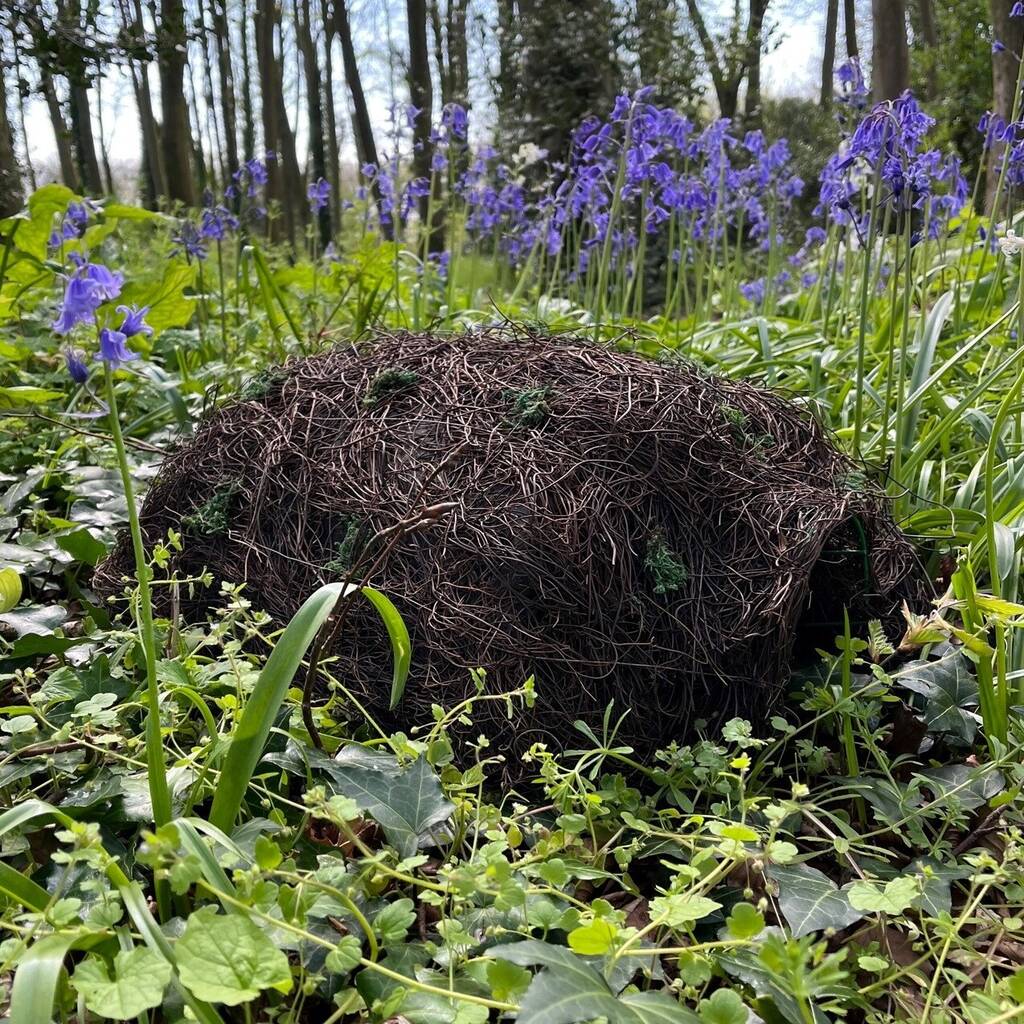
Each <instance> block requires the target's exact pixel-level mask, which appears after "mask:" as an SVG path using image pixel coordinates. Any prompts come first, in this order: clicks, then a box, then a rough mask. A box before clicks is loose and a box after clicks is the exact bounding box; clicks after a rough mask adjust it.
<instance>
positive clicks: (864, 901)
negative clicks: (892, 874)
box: [849, 875, 921, 914]
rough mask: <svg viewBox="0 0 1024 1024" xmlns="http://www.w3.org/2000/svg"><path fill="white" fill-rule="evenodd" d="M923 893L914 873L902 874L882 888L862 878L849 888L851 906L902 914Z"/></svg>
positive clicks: (883, 912) (875, 911) (869, 911)
mask: <svg viewBox="0 0 1024 1024" xmlns="http://www.w3.org/2000/svg"><path fill="white" fill-rule="evenodd" d="M920 894H921V887H920V885H919V883H918V880H917V878H915V877H914V876H913V875H901V876H900V877H899V878H894V879H892V880H891V881H889V882H886V883H885V888H884V889H880V888H879V887H878V886H877V885H876V884H875V883H874V882H869V881H865V880H861V881H858V882H854V883H853V884H852V885H851V886H850V889H849V899H850V906H851V907H853V908H854V909H856V910H864V911H866V912H868V913H874V914H902V913H903V912H904V911H905V910H907V909H908V908H909V907H910V905H911V904H912V903H913V902H914V900H916V899H917V897H918V896H919V895H920Z"/></svg>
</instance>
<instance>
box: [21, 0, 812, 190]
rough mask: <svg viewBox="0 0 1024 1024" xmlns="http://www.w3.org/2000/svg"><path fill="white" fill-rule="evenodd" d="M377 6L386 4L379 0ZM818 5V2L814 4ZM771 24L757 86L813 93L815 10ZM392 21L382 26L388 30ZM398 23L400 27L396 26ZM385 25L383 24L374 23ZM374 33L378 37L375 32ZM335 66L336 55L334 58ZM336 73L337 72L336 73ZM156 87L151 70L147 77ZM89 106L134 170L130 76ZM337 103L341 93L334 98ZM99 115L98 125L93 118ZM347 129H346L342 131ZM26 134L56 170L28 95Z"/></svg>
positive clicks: (376, 110)
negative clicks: (769, 43)
mask: <svg viewBox="0 0 1024 1024" xmlns="http://www.w3.org/2000/svg"><path fill="white" fill-rule="evenodd" d="M381 6H382V8H383V7H384V6H386V5H381ZM813 6H818V5H816V4H815V5H813ZM775 23H776V25H777V28H776V32H775V37H774V40H773V43H772V49H771V51H770V52H769V53H768V54H766V55H765V57H764V60H763V64H762V88H763V90H764V93H765V95H767V96H774V97H782V96H794V95H798V96H799V95H804V96H808V95H815V94H816V91H817V81H818V75H819V74H820V61H821V46H822V33H823V18H822V16H821V14H820V13H815V12H813V10H812V12H811V13H810V14H808V13H807V10H806V8H805V9H804V10H802V11H800V13H799V14H791V13H788V12H787V11H786V9H785V8H782V13H781V14H779V15H778V16H777V17H776V19H775ZM392 27H393V26H386V28H387V29H391V28H392ZM399 27H400V26H399ZM377 28H378V29H384V28H385V27H384V26H377ZM378 38H380V37H379V36H378ZM374 60H375V62H376V63H377V64H378V66H379V65H380V64H381V63H382V62H381V60H380V57H379V55H378V56H377V57H376V58H373V59H371V60H367V62H366V63H367V65H368V66H370V67H371V73H370V74H369V75H368V76H367V77H368V82H367V86H368V90H367V91H368V102H369V104H370V107H371V117H372V120H373V121H374V123H377V124H380V123H383V121H384V120H385V119H386V117H387V111H388V108H389V103H390V96H389V89H388V86H387V76H386V74H385V73H383V72H382V73H380V74H379V75H377V76H374V75H373V73H372V63H373V62H374ZM337 65H338V67H339V70H340V58H337ZM339 77H340V76H339ZM152 82H153V85H154V87H156V75H155V73H154V74H153V76H152ZM90 100H91V103H92V109H93V111H94V125H93V127H94V131H95V132H96V134H97V135H99V133H100V132H101V130H102V132H103V135H104V138H105V140H106V148H107V151H108V153H109V154H110V162H111V166H112V168H113V170H114V175H115V177H119V176H122V175H125V174H128V175H130V174H133V173H134V171H135V169H136V168H137V167H138V164H139V160H140V157H141V151H140V147H141V140H140V137H139V131H138V128H137V125H138V120H137V114H136V110H135V100H134V97H133V95H132V89H131V80H130V78H129V76H128V74H127V73H126V72H125V71H124V70H123V69H118V68H112V69H110V71H109V73H108V74H107V75H106V77H105V78H104V79H103V81H102V82H101V84H100V88H99V90H98V92H97V90H96V89H95V88H94V89H92V90H90ZM338 102H339V104H340V102H341V97H339V98H338ZM97 113H99V114H101V115H102V122H103V123H102V129H101V125H100V124H99V123H98V122H99V120H100V118H97V116H96V114H97ZM342 120H344V121H345V122H346V125H347V111H346V112H342V111H339V123H340V122H341V121H342ZM304 134H305V133H304V129H303V126H302V119H301V118H300V119H299V136H300V137H299V140H298V141H299V147H300V152H301V151H302V150H303V149H304V140H303V137H302V136H304ZM345 134H346V135H347V134H348V133H347V131H346V133H345ZM25 135H26V138H27V140H28V150H29V156H30V159H31V161H32V163H33V165H34V166H35V168H36V171H37V174H38V175H39V178H40V181H44V180H46V179H47V177H49V176H52V175H55V173H56V167H57V154H56V147H55V144H54V140H53V131H52V129H51V127H50V122H49V118H48V116H47V113H46V107H45V104H44V103H43V101H42V99H41V98H39V97H33V99H32V100H30V102H29V103H28V104H27V107H26V116H25ZM346 156H347V157H348V159H354V154H352V153H350V152H347V151H343V159H344V158H345V157H346Z"/></svg>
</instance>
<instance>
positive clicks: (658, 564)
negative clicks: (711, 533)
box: [644, 531, 690, 594]
mask: <svg viewBox="0 0 1024 1024" xmlns="http://www.w3.org/2000/svg"><path fill="white" fill-rule="evenodd" d="M644 569H646V570H647V572H648V573H649V574H650V577H651V579H652V580H653V581H654V592H655V593H656V594H673V593H675V592H676V591H677V590H679V589H681V588H682V587H683V585H684V584H685V583H686V582H687V580H689V578H690V570H689V569H688V568H687V567H686V563H685V562H684V561H683V560H682V559H681V558H680V557H679V555H678V554H676V552H674V551H673V550H672V549H671V548H670V547H669V546H668V545H667V544H666V543H665V537H664V536H663V534H662V533H661V532H660V531H658V532H656V533H653V534H651V536H650V538H649V539H648V541H647V553H646V554H645V555H644Z"/></svg>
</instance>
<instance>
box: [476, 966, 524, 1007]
mask: <svg viewBox="0 0 1024 1024" xmlns="http://www.w3.org/2000/svg"><path fill="white" fill-rule="evenodd" d="M531 980H532V976H531V975H530V972H529V971H528V970H526V968H525V967H519V966H518V965H517V964H514V963H511V962H510V961H508V960H492V961H491V962H490V963H488V965H487V983H488V984H489V985H490V986H491V995H492V996H493V997H494V998H495V999H498V1000H500V1001H501V1002H519V999H520V997H521V996H522V994H523V993H524V992H525V991H526V990H527V988H529V986H530V981H531Z"/></svg>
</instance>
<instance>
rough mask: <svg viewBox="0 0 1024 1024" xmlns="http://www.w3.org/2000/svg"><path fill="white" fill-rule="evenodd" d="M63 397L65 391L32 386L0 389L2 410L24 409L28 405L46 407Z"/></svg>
mask: <svg viewBox="0 0 1024 1024" xmlns="http://www.w3.org/2000/svg"><path fill="white" fill-rule="evenodd" d="M63 397H64V392H63V391H54V390H52V389H51V388H37V387H33V386H32V385H31V384H15V385H13V386H11V387H6V388H0V409H23V408H24V407H25V406H26V405H45V404H46V403H47V402H54V401H56V400H57V399H58V398H63Z"/></svg>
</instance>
